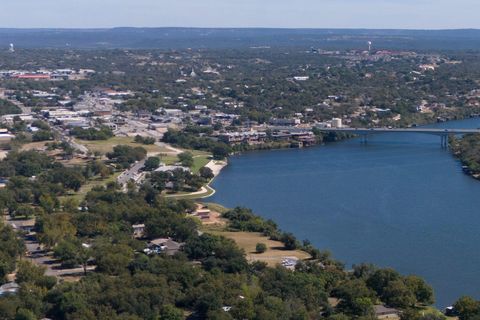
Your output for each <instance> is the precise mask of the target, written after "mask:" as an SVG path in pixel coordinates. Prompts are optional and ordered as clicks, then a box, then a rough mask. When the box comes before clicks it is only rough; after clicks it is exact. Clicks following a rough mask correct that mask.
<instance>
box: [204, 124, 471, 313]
mask: <svg viewBox="0 0 480 320" xmlns="http://www.w3.org/2000/svg"><path fill="white" fill-rule="evenodd" d="M436 127H442V128H443V127H445V128H447V127H450V128H477V127H480V119H470V120H464V121H455V122H449V123H444V124H439V125H436ZM213 187H214V188H215V189H216V190H217V193H216V194H215V195H214V196H213V197H212V198H209V199H208V201H209V202H210V201H212V202H218V203H221V204H223V205H225V206H228V207H234V206H246V207H250V208H252V209H253V210H254V211H255V213H257V214H259V215H262V216H263V217H266V218H271V219H273V220H275V221H276V222H277V223H278V224H279V226H280V227H281V228H282V229H284V230H288V231H291V232H293V233H294V234H295V235H296V236H297V237H298V238H299V239H309V240H310V241H311V242H312V243H313V244H314V245H316V246H317V247H319V248H322V249H328V250H330V251H332V252H333V255H334V257H336V258H337V259H339V260H341V261H343V262H345V264H346V265H347V267H349V266H351V265H352V264H355V263H361V262H372V263H375V264H377V265H379V266H389V267H393V268H395V269H397V270H399V271H400V272H402V273H405V274H418V275H420V276H423V277H424V278H425V279H426V280H427V281H428V282H429V283H430V284H432V285H433V287H434V289H435V292H436V296H437V306H439V307H444V306H447V305H450V304H452V303H453V302H454V301H455V300H456V299H457V298H458V297H459V296H461V295H463V294H468V295H472V296H474V297H476V298H480V232H479V231H480V228H479V227H480V210H479V209H480V181H477V180H474V179H472V178H470V177H469V176H467V175H465V174H463V172H462V170H461V165H460V164H459V162H458V161H457V160H455V159H454V158H453V157H452V156H451V154H450V153H449V152H448V151H446V150H444V149H442V148H441V147H440V138H439V137H436V136H429V135H422V134H393V133H392V134H390V133H389V134H382V135H377V136H374V137H373V138H371V139H370V140H369V143H368V144H367V145H363V144H361V143H360V140H358V139H354V140H349V141H344V142H339V143H334V144H330V145H328V146H321V147H315V148H309V149H300V150H299V149H295V150H279V151H263V152H254V153H247V154H244V155H241V156H235V157H232V158H231V159H230V165H229V166H228V167H227V168H225V169H224V171H222V173H221V174H220V176H219V177H218V178H217V179H216V180H215V182H214V184H213Z"/></svg>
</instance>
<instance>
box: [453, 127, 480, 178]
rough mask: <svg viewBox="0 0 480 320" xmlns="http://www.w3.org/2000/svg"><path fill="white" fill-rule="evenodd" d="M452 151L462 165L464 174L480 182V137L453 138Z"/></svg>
mask: <svg viewBox="0 0 480 320" xmlns="http://www.w3.org/2000/svg"><path fill="white" fill-rule="evenodd" d="M450 150H452V153H453V155H454V156H455V157H456V158H457V159H459V160H460V162H461V163H462V170H463V172H464V173H465V174H467V175H469V176H471V177H472V178H474V179H477V180H480V136H479V135H465V136H463V137H462V138H456V137H451V138H450Z"/></svg>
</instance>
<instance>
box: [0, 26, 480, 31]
mask: <svg viewBox="0 0 480 320" xmlns="http://www.w3.org/2000/svg"><path fill="white" fill-rule="evenodd" d="M113 29H212V30H231V29H241V30H248V29H251V30H253V29H257V30H262V29H263V30H366V31H461V30H471V31H480V27H478V28H474V27H462V28H390V27H389V28H368V27H344V28H340V27H262V26H247V27H198V26H193V27H187V26H158V27H140V26H108V27H2V26H0V30H113Z"/></svg>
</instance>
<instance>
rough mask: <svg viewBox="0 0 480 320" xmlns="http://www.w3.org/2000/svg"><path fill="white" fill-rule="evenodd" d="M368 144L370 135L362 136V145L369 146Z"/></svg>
mask: <svg viewBox="0 0 480 320" xmlns="http://www.w3.org/2000/svg"><path fill="white" fill-rule="evenodd" d="M367 142H368V134H364V135H362V143H364V144H367Z"/></svg>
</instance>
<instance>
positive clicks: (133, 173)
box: [117, 160, 145, 186]
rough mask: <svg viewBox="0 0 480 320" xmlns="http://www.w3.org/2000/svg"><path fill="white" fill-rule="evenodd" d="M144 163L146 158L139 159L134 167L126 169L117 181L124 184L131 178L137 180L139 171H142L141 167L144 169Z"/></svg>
mask: <svg viewBox="0 0 480 320" xmlns="http://www.w3.org/2000/svg"><path fill="white" fill-rule="evenodd" d="M144 165H145V160H141V161H138V162H137V163H135V164H134V165H133V166H132V167H130V169H128V170H125V171H124V172H123V173H122V174H121V175H119V176H118V177H117V182H118V183H119V184H120V185H122V186H123V185H125V184H126V183H127V182H128V181H130V180H131V179H133V180H135V178H136V177H137V175H138V173H139V172H140V169H142V168H143V166H144Z"/></svg>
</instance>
